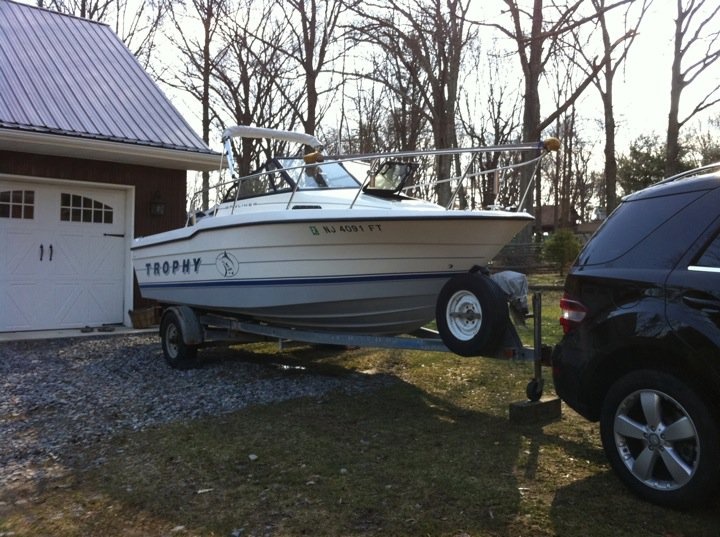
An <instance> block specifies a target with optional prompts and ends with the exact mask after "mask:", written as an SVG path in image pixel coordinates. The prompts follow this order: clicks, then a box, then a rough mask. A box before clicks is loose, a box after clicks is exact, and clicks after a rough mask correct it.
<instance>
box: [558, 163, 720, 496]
mask: <svg viewBox="0 0 720 537" xmlns="http://www.w3.org/2000/svg"><path fill="white" fill-rule="evenodd" d="M718 170H720V165H713V166H708V167H705V168H701V169H698V170H694V171H693V172H689V173H686V174H682V175H678V176H675V177H671V178H670V179H666V180H664V181H661V182H660V183H657V184H656V185H653V186H651V187H649V188H646V189H645V190H642V191H640V192H636V193H634V194H631V195H629V196H627V197H625V198H624V199H623V201H622V203H621V204H620V205H619V206H618V208H617V209H616V210H615V211H614V212H613V213H612V215H611V216H610V217H609V218H608V219H607V220H606V221H605V222H604V223H603V225H602V226H601V227H600V229H598V231H597V232H596V233H595V235H593V237H592V238H591V239H590V241H588V243H587V244H586V245H585V247H584V248H583V250H582V252H581V253H580V255H579V256H578V258H577V260H576V261H575V263H574V265H573V267H572V268H571V270H570V272H569V274H568V276H567V279H566V282H565V294H564V296H563V298H562V300H561V304H560V305H561V309H562V318H561V320H560V323H561V324H562V326H563V330H564V333H565V335H564V337H563V339H562V341H561V342H560V343H559V344H558V346H557V347H556V348H555V350H554V352H553V378H554V382H555V389H556V392H557V394H558V395H559V396H560V397H561V398H562V399H563V400H564V401H565V402H566V403H567V404H568V405H569V406H570V407H571V408H573V409H574V410H576V411H577V412H578V413H580V414H581V415H582V416H584V417H585V418H587V419H589V420H592V421H600V435H601V439H602V444H603V448H604V449H605V453H606V455H607V457H608V459H609V460H610V464H611V465H612V467H613V468H614V470H615V471H616V472H617V474H618V475H619V476H620V478H621V479H622V481H623V482H624V483H625V484H626V485H628V487H629V488H630V489H632V490H633V491H634V492H635V493H637V494H638V495H640V496H641V497H643V498H645V499H647V500H650V501H652V502H654V503H657V504H661V505H667V506H673V507H689V506H692V505H694V504H696V503H699V502H703V501H704V500H706V499H707V498H709V497H710V496H711V495H712V494H713V493H714V492H715V491H716V490H717V487H718V485H720V171H718Z"/></svg>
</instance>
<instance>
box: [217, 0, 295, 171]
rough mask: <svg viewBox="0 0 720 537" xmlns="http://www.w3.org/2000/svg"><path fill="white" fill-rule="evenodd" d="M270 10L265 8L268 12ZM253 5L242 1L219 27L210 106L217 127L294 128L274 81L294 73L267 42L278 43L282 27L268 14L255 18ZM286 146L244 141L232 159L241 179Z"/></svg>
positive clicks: (289, 107) (290, 111) (289, 110)
mask: <svg viewBox="0 0 720 537" xmlns="http://www.w3.org/2000/svg"><path fill="white" fill-rule="evenodd" d="M269 7H270V6H266V8H267V9H269ZM256 8H257V3H256V2H253V0H245V1H244V2H241V3H240V5H239V6H238V7H237V11H236V12H235V13H233V14H232V16H230V17H227V18H226V21H225V22H224V23H222V24H221V27H220V40H221V42H222V43H223V49H224V51H225V53H224V54H223V56H222V58H221V59H220V60H219V61H218V63H217V65H216V66H215V69H214V70H213V80H212V90H213V95H215V98H216V99H217V103H213V102H211V103H210V104H211V108H213V109H215V108H217V109H216V110H214V116H215V118H217V121H218V123H219V125H220V127H222V128H225V127H227V126H229V125H230V124H232V125H235V124H239V125H262V126H263V127H267V128H276V129H279V128H284V129H292V128H294V126H295V125H294V121H295V118H294V116H293V110H294V109H293V106H292V103H290V102H288V101H287V100H286V99H284V98H280V95H287V93H288V92H287V91H284V92H279V91H278V89H277V85H278V80H289V79H290V78H291V77H290V76H288V73H289V72H294V68H293V67H292V66H288V64H289V63H290V62H289V61H288V58H287V57H286V56H284V55H283V54H281V53H279V52H278V50H276V49H274V48H272V47H267V46H265V45H264V43H265V42H273V41H278V40H280V39H281V36H282V35H283V33H284V32H285V29H284V26H283V25H281V24H279V23H278V22H277V21H272V20H271V19H270V18H269V17H268V16H267V15H268V13H267V12H265V13H258V12H257V11H254V10H256ZM284 149H285V145H282V144H275V145H273V144H271V143H269V142H267V141H265V140H255V139H243V140H242V141H241V142H240V154H239V155H238V158H237V159H236V164H237V168H238V173H239V174H240V175H241V176H243V175H247V174H249V173H250V172H251V171H252V170H253V169H255V168H258V167H259V166H260V165H261V164H262V161H264V160H267V159H268V158H269V157H270V155H271V154H277V153H280V152H282V151H284Z"/></svg>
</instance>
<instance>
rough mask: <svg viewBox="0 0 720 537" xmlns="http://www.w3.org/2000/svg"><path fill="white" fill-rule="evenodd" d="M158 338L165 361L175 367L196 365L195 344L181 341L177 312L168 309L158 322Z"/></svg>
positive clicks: (189, 367) (183, 367) (181, 367)
mask: <svg viewBox="0 0 720 537" xmlns="http://www.w3.org/2000/svg"><path fill="white" fill-rule="evenodd" d="M160 340H161V341H162V350H163V356H164V357H165V361H166V362H167V363H168V365H169V366H170V367H172V368H175V369H191V368H192V367H194V366H195V365H196V359H197V346H196V345H187V344H186V343H185V342H184V341H183V334H182V328H181V323H180V319H179V318H178V315H177V313H175V312H174V311H172V310H168V311H167V312H166V313H165V315H164V316H163V319H162V323H161V324H160Z"/></svg>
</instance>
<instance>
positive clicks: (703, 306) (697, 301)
mask: <svg viewBox="0 0 720 537" xmlns="http://www.w3.org/2000/svg"><path fill="white" fill-rule="evenodd" d="M683 302H685V304H687V305H688V306H690V307H691V308H696V309H699V310H702V311H704V312H705V313H720V301H718V300H714V299H711V298H699V297H696V296H684V297H683Z"/></svg>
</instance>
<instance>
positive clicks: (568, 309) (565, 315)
mask: <svg viewBox="0 0 720 537" xmlns="http://www.w3.org/2000/svg"><path fill="white" fill-rule="evenodd" d="M560 311H561V312H562V317H560V326H562V328H563V333H564V334H567V333H568V332H570V331H571V330H572V329H573V328H575V327H576V326H577V325H579V324H580V323H581V322H582V321H583V319H584V318H585V315H586V314H587V308H586V307H585V306H583V305H582V304H581V303H580V302H578V301H577V300H573V299H571V298H569V297H568V295H567V294H565V295H563V297H562V298H561V299H560Z"/></svg>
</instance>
